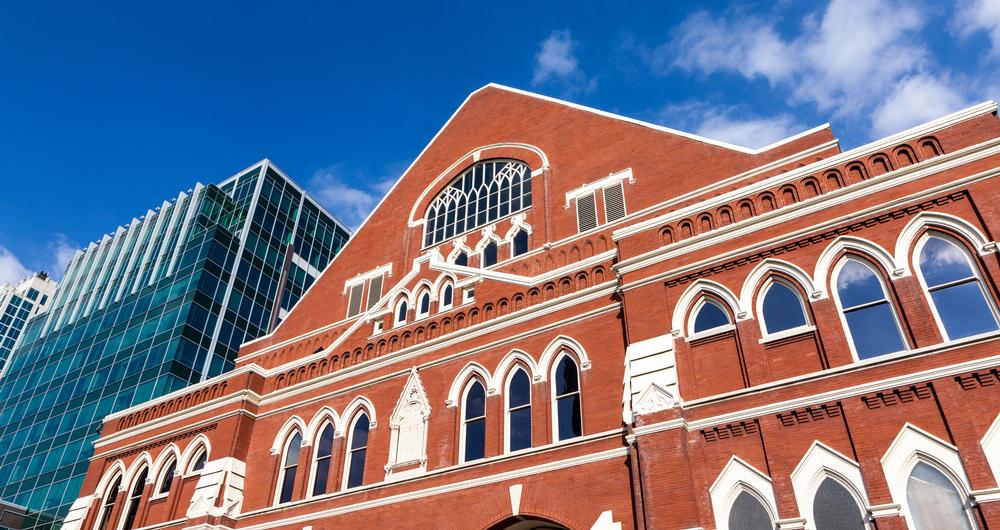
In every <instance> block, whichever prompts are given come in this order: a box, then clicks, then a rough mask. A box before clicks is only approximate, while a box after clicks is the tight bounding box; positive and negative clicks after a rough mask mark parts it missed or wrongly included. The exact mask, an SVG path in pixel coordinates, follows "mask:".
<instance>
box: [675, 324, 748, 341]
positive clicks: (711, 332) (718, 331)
mask: <svg viewBox="0 0 1000 530" xmlns="http://www.w3.org/2000/svg"><path fill="white" fill-rule="evenodd" d="M734 329H736V326H734V325H732V324H726V325H725V326H719V327H717V328H712V329H706V330H705V331H699V332H698V333H692V334H690V335H688V336H687V337H685V340H687V341H688V342H692V341H696V340H699V339H706V338H708V337H714V336H716V335H722V334H723V333H726V332H729V331H732V330H734Z"/></svg>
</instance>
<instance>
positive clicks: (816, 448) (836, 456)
mask: <svg viewBox="0 0 1000 530" xmlns="http://www.w3.org/2000/svg"><path fill="white" fill-rule="evenodd" d="M827 478H829V479H832V480H835V481H837V482H838V483H839V484H840V485H841V486H843V487H844V489H846V490H847V492H848V493H849V494H850V495H851V497H852V498H853V499H854V502H855V504H856V505H857V507H858V509H859V510H860V515H861V517H862V519H863V520H864V521H865V523H864V524H865V528H868V529H870V528H871V523H870V521H868V519H869V517H868V515H869V508H870V507H871V504H870V502H869V500H868V494H867V491H866V489H865V484H864V478H863V476H862V475H861V466H860V465H859V464H858V463H857V462H855V461H854V460H852V459H850V458H848V457H847V456H844V455H843V454H842V453H840V452H838V451H836V450H834V449H833V448H831V447H830V446H828V445H826V444H824V443H822V442H820V441H814V442H813V444H812V446H810V447H809V450H807V451H806V454H805V456H803V457H802V460H801V461H799V463H798V465H796V466H795V469H794V470H793V471H792V474H791V480H792V492H793V493H795V501H796V503H797V504H798V507H799V516H800V517H805V518H806V524H805V528H806V529H807V530H814V529H815V528H816V526H815V523H816V521H815V502H816V494H817V493H818V492H819V487H820V486H821V485H822V484H823V481H824V480H826V479H827Z"/></svg>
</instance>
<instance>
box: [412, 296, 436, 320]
mask: <svg viewBox="0 0 1000 530" xmlns="http://www.w3.org/2000/svg"><path fill="white" fill-rule="evenodd" d="M425 296H426V297H427V311H422V310H421V309H420V305H421V302H422V301H423V298H424V297H425ZM433 302H434V296H432V294H431V290H430V289H426V288H425V289H421V290H420V291H418V292H417V302H416V303H417V305H416V306H415V307H414V308H413V312H414V317H413V321H414V322H416V321H417V320H423V319H425V318H427V317H429V316H430V315H431V304H432V303H433Z"/></svg>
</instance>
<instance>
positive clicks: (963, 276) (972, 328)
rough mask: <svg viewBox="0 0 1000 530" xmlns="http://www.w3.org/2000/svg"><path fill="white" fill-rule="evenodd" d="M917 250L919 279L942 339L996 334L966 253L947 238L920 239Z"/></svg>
mask: <svg viewBox="0 0 1000 530" xmlns="http://www.w3.org/2000/svg"><path fill="white" fill-rule="evenodd" d="M918 249H919V252H920V254H919V255H920V259H919V270H920V275H921V277H922V279H923V281H924V286H925V287H926V288H927V291H928V293H929V294H930V298H931V301H932V302H933V305H934V309H935V312H936V314H937V317H938V319H939V321H940V323H941V325H942V327H943V328H944V332H945V336H946V338H948V339H951V340H954V339H960V338H963V337H969V336H972V335H978V334H980V333H986V332H989V331H996V330H997V317H996V314H995V313H994V310H993V305H992V304H991V303H990V302H989V301H988V298H987V295H986V291H985V290H984V289H983V284H982V281H981V280H980V279H979V274H978V273H977V272H976V271H977V268H976V266H975V265H974V264H973V263H972V260H971V259H970V258H969V254H968V252H966V251H965V250H964V249H963V248H962V247H961V246H960V245H959V244H958V243H957V242H955V241H953V240H951V238H948V237H944V236H939V235H928V236H926V237H924V239H922V240H921V242H920V245H919V246H918Z"/></svg>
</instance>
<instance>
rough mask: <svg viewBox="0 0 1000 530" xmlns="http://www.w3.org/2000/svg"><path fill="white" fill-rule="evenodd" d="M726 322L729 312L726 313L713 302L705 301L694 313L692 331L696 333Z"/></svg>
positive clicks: (727, 321) (723, 324) (727, 322)
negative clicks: (695, 313) (696, 312)
mask: <svg viewBox="0 0 1000 530" xmlns="http://www.w3.org/2000/svg"><path fill="white" fill-rule="evenodd" d="M726 324H729V313H726V312H725V311H724V310H723V309H722V308H721V307H719V305H718V304H716V303H715V302H705V303H704V304H702V305H701V308H699V309H698V314H697V315H695V318H694V332H695V333H698V332H700V331H706V330H709V329H713V328H717V327H719V326H725V325H726Z"/></svg>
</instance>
